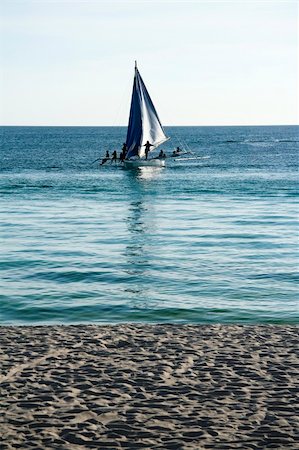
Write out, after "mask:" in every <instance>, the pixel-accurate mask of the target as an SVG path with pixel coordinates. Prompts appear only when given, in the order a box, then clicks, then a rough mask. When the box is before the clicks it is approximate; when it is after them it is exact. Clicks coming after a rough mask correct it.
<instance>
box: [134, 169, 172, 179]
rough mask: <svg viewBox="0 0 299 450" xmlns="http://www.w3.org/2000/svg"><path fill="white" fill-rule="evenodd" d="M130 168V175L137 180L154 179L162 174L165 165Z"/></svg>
mask: <svg viewBox="0 0 299 450" xmlns="http://www.w3.org/2000/svg"><path fill="white" fill-rule="evenodd" d="M129 170H130V175H131V176H133V177H135V178H136V179H137V180H154V179H155V178H159V177H160V176H161V174H162V171H163V170H164V167H149V166H148V167H136V169H129Z"/></svg>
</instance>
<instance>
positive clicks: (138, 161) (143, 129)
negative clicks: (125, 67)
mask: <svg viewBox="0 0 299 450" xmlns="http://www.w3.org/2000/svg"><path fill="white" fill-rule="evenodd" d="M168 139H170V138H169V137H167V136H166V134H165V131H164V129H163V127H162V124H161V122H160V119H159V117H158V114H157V111H156V109H155V107H154V104H153V102H152V100H151V98H150V96H149V93H148V91H147V89H146V87H145V84H144V82H143V80H142V78H141V75H140V73H139V70H138V68H137V63H136V61H135V75H134V83H133V92H132V99H131V107H130V116H129V124H128V130H127V139H126V146H127V154H126V158H125V160H124V164H125V167H141V166H157V167H162V166H164V165H165V159H163V158H159V157H156V158H151V157H148V156H149V153H151V152H152V151H153V150H155V149H156V148H157V147H158V146H159V145H161V144H163V142H166V141H167V140H168Z"/></svg>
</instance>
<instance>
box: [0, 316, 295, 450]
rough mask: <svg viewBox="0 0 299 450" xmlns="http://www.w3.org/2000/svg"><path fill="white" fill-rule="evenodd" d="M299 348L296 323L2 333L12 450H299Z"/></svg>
mask: <svg viewBox="0 0 299 450" xmlns="http://www.w3.org/2000/svg"><path fill="white" fill-rule="evenodd" d="M297 349H298V327H296V326H295V325H270V324H265V325H262V324H258V325H251V324H248V325H235V324H232V325H226V324H224V325H218V324H202V325H201V324H199V325H194V324H192V325H188V324H169V323H163V324H141V323H138V324H136V323H134V324H128V323H127V324H118V325H106V324H105V325H102V324H101V325H31V326H27V325H9V326H6V325H3V326H0V361H1V375H0V383H1V384H0V389H1V392H2V399H3V400H2V402H1V407H0V408H1V416H0V428H1V430H2V435H3V438H2V439H3V444H2V445H3V449H7V450H10V449H14V448H22V449H38V448H39V449H41V448H43V449H48V448H49V449H50V448H51V449H52V448H53V449H58V448H59V449H76V448H78V449H80V448H81V449H83V448H96V449H103V450H104V449H108V448H115V449H116V448H127V449H130V448H134V449H135V448H145V449H154V448H161V449H162V448H164V449H219V450H225V449H242V450H245V449H261V448H263V449H264V448H265V449H267V448H269V449H270V448H281V449H295V448H297V443H296V442H298V438H299V436H298V435H296V426H297V427H298V419H297V417H296V409H295V395H296V388H297V392H298V384H297V385H296V364H298V357H297V356H296V351H297ZM297 375H298V374H297Z"/></svg>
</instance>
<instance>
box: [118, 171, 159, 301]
mask: <svg viewBox="0 0 299 450" xmlns="http://www.w3.org/2000/svg"><path fill="white" fill-rule="evenodd" d="M148 169H149V170H148ZM158 169H159V171H157V168H152V167H142V168H140V169H138V170H134V171H130V173H129V184H130V188H131V197H132V200H131V202H130V203H129V206H128V215H127V218H126V224H127V230H128V234H127V236H128V243H127V245H126V248H125V251H124V256H125V258H126V261H127V264H126V265H127V269H126V272H127V274H128V283H127V286H126V288H125V289H124V290H125V292H126V294H127V295H128V297H129V298H130V301H132V302H133V304H134V306H135V307H142V308H146V307H147V304H148V301H149V299H150V298H151V297H152V296H151V283H149V278H150V271H151V263H150V261H151V255H150V247H151V241H152V238H153V235H154V234H155V232H156V224H155V209H154V205H153V202H151V197H150V196H149V193H148V192H147V191H146V189H145V186H144V185H143V183H142V181H143V180H148V179H152V178H153V177H156V176H157V175H159V172H160V171H161V169H160V168H158Z"/></svg>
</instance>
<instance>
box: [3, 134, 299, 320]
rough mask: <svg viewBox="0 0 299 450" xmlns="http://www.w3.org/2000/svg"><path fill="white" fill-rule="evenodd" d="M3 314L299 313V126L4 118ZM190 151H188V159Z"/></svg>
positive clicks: (252, 316) (276, 316) (228, 316)
mask: <svg viewBox="0 0 299 450" xmlns="http://www.w3.org/2000/svg"><path fill="white" fill-rule="evenodd" d="M0 130H1V167H0V230H1V236H0V239H1V256H0V277H1V280H0V323H1V324H52V323H62V324H71V323H86V322H87V323H106V324H107V323H118V322H172V323H174V322H177V323H296V322H298V316H299V314H298V253H297V252H298V229H297V225H298V190H297V187H298V184H297V181H298V143H299V127H297V126H273V127H269V126H265V127H237V126H236V127H166V133H167V134H168V135H169V136H170V137H171V140H170V141H168V142H167V143H165V145H162V146H161V147H162V149H163V150H164V151H165V152H166V153H168V154H170V153H171V152H172V150H173V149H174V148H175V147H177V146H180V147H182V148H184V149H187V150H188V151H191V152H192V153H190V154H188V155H187V157H186V159H183V157H182V159H180V160H176V161H175V160H174V159H173V158H169V159H168V160H166V162H167V166H166V167H165V168H162V169H160V168H143V169H142V170H128V169H124V168H123V167H119V166H115V165H111V164H110V163H107V164H106V165H104V166H102V167H100V166H99V163H98V162H95V163H93V164H92V162H93V161H94V160H95V159H97V158H99V157H100V156H101V155H104V154H105V152H106V150H109V151H112V150H114V149H116V150H120V148H121V145H122V143H123V141H124V140H125V137H126V128H125V127H1V128H0ZM187 158H188V159H187Z"/></svg>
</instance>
